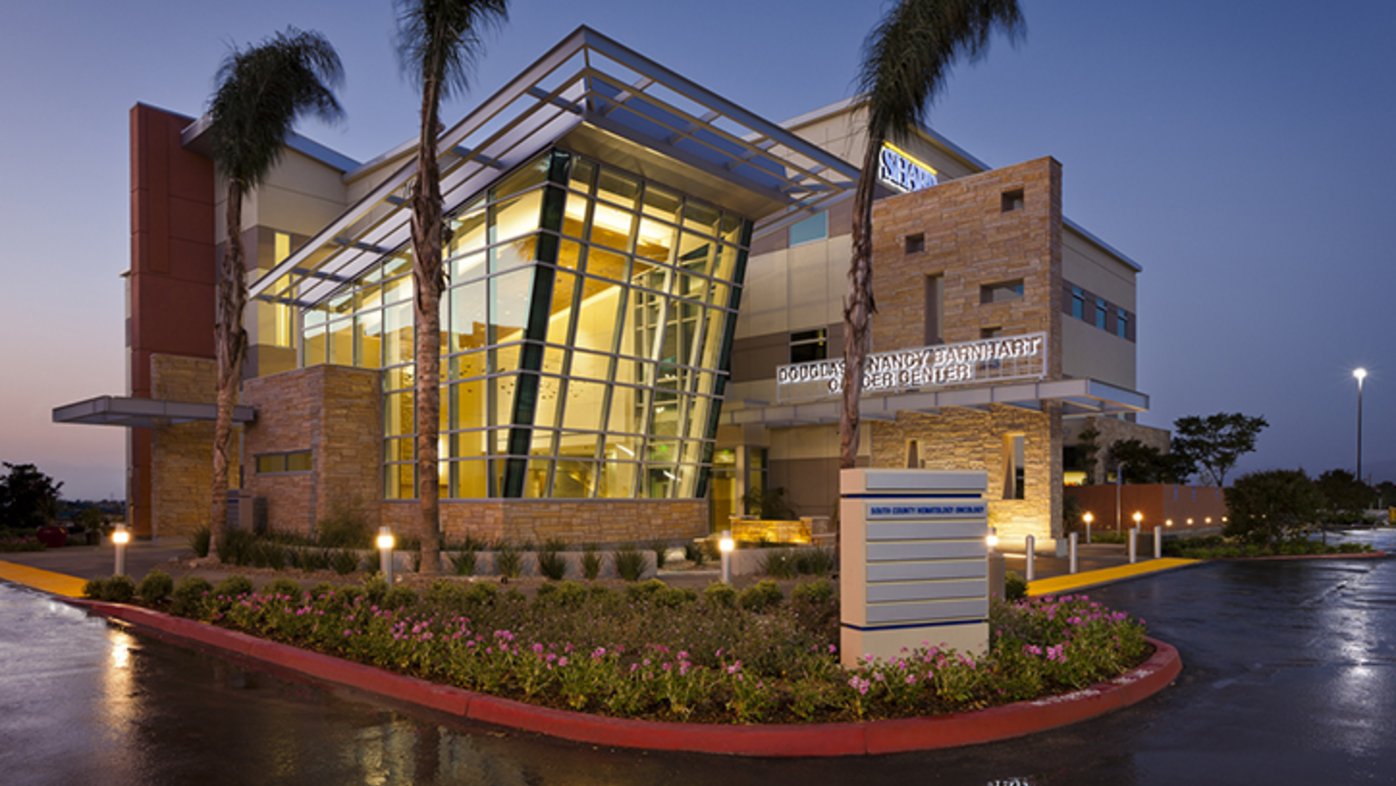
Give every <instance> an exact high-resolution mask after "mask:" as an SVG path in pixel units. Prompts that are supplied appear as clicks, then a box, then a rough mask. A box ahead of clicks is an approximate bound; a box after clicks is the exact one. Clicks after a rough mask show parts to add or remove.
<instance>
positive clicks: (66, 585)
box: [0, 562, 87, 598]
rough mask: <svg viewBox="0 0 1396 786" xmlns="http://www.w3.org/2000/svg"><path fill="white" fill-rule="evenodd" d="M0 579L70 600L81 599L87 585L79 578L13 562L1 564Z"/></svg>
mask: <svg viewBox="0 0 1396 786" xmlns="http://www.w3.org/2000/svg"><path fill="white" fill-rule="evenodd" d="M0 579H3V580H5V581H13V582H14V583H16V584H23V585H24V586H26V587H33V588H34V589H37V590H43V591H44V592H51V593H53V594H54V595H63V596H66V597H69V598H81V597H82V587H83V585H84V584H86V583H87V582H86V581H83V580H82V579H80V578H78V577H77V576H69V575H68V574H66V573H54V572H53V571H51V570H40V569H39V568H31V567H29V566H28V565H19V564H16V563H13V562H0Z"/></svg>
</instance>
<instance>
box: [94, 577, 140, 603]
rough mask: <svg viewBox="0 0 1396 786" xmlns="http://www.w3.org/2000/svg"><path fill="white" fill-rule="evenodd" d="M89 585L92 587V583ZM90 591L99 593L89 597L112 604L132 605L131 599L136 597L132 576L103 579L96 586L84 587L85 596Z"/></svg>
mask: <svg viewBox="0 0 1396 786" xmlns="http://www.w3.org/2000/svg"><path fill="white" fill-rule="evenodd" d="M88 584H89V585H90V584H92V582H88ZM89 589H91V591H93V592H96V593H98V594H95V595H91V596H89V597H92V598H94V599H95V600H105V601H110V602H112V603H130V602H131V599H132V598H134V597H135V596H136V583H135V582H134V581H131V577H130V576H112V577H111V578H107V579H101V580H100V581H99V582H98V583H97V584H96V586H92V587H88V586H84V587H83V594H84V595H86V594H87V592H88V590H89Z"/></svg>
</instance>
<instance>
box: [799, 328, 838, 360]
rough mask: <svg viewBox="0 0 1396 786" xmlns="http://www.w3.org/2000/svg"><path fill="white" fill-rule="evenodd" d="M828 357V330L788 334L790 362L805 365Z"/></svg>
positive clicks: (821, 329)
mask: <svg viewBox="0 0 1396 786" xmlns="http://www.w3.org/2000/svg"><path fill="white" fill-rule="evenodd" d="M828 357H829V330H828V328H819V329H817V330H800V331H796V332H794V333H791V334H790V362H791V363H806V362H808V361H811V360H825V359H827V358H828Z"/></svg>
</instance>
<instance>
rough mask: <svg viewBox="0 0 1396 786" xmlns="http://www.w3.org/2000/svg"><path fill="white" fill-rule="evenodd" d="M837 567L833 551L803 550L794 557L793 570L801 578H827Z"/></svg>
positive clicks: (819, 549)
mask: <svg viewBox="0 0 1396 786" xmlns="http://www.w3.org/2000/svg"><path fill="white" fill-rule="evenodd" d="M837 566H838V563H837V562H836V561H835V559H834V550H833V549H822V548H819V547H815V548H812V549H803V550H801V551H800V553H799V554H798V555H797V556H796V557H795V569H796V570H797V571H798V572H799V573H800V574H801V575H803V576H827V575H829V574H830V573H833V572H834V568H835V567H837Z"/></svg>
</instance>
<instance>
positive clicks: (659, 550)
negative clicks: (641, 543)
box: [650, 541, 669, 570]
mask: <svg viewBox="0 0 1396 786" xmlns="http://www.w3.org/2000/svg"><path fill="white" fill-rule="evenodd" d="M668 550H669V547H668V546H665V545H664V544H663V543H660V542H659V541H655V542H654V543H651V544H650V551H653V552H654V568H655V570H660V569H662V568H663V567H664V560H665V557H666V556H667V555H666V552H667V551H668Z"/></svg>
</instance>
